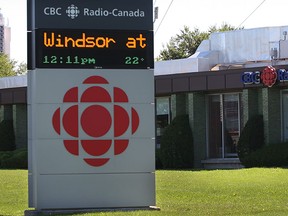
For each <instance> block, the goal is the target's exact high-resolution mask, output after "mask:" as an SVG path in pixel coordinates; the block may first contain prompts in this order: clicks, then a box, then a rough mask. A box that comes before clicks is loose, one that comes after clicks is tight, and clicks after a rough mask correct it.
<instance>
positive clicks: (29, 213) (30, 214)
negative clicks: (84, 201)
mask: <svg viewBox="0 0 288 216" xmlns="http://www.w3.org/2000/svg"><path fill="white" fill-rule="evenodd" d="M147 210H151V211H160V208H159V207H157V206H147V207H135V208H97V209H57V210H26V211H25V212H24V216H40V215H41V216H45V215H59V214H85V213H94V212H116V211H147Z"/></svg>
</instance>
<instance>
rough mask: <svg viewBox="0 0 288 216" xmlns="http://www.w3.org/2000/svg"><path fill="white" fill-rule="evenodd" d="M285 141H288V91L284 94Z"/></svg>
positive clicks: (283, 120) (283, 119)
mask: <svg viewBox="0 0 288 216" xmlns="http://www.w3.org/2000/svg"><path fill="white" fill-rule="evenodd" d="M282 116H283V117H282V122H283V123H282V125H283V141H288V91H284V92H283V94H282Z"/></svg>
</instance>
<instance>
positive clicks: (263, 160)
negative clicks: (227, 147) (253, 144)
mask: <svg viewBox="0 0 288 216" xmlns="http://www.w3.org/2000/svg"><path fill="white" fill-rule="evenodd" d="M243 165H244V166H245V167H283V166H288V142H286V143H280V144H273V145H268V146H263V147H262V148H261V149H258V150H256V151H254V152H251V153H250V154H249V155H247V156H246V157H245V159H244V161H243Z"/></svg>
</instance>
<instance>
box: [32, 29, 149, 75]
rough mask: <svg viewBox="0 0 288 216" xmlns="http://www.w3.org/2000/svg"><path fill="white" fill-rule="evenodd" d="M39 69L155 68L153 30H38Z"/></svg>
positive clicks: (37, 53)
mask: <svg viewBox="0 0 288 216" xmlns="http://www.w3.org/2000/svg"><path fill="white" fill-rule="evenodd" d="M36 47H37V49H36V67H37V68H101V69H102V68H103V69H113V68H120V69H147V68H154V60H153V32H151V31H132V30H91V29H89V30H77V29H74V30H50V29H49V30H48V29H38V30H36Z"/></svg>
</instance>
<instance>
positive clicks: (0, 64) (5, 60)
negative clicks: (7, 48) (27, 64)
mask: <svg viewBox="0 0 288 216" xmlns="http://www.w3.org/2000/svg"><path fill="white" fill-rule="evenodd" d="M14 65H15V62H14V61H11V60H10V59H9V57H8V56H7V55H6V54H3V53H1V54H0V77H7V76H15V75H16V72H15V71H14Z"/></svg>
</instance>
